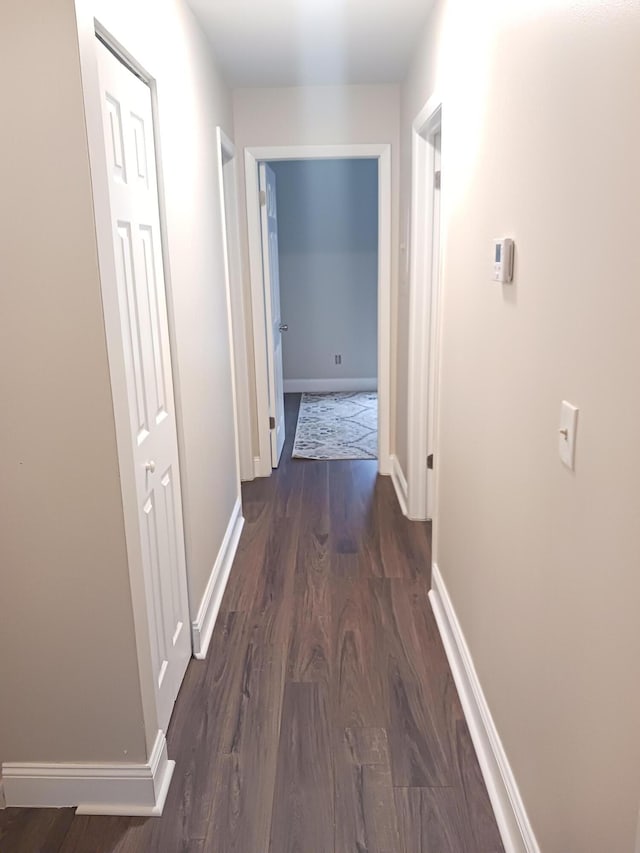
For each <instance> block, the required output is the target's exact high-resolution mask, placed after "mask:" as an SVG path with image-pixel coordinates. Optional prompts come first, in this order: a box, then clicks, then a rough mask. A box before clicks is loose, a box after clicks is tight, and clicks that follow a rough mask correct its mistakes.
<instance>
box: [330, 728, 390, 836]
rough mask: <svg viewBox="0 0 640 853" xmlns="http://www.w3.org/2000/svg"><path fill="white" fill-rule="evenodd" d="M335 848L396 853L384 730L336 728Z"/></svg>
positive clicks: (387, 752) (334, 741)
mask: <svg viewBox="0 0 640 853" xmlns="http://www.w3.org/2000/svg"><path fill="white" fill-rule="evenodd" d="M333 743H334V780H335V781H334V792H335V794H334V796H335V820H336V829H335V850H336V851H342V850H345V851H351V850H354V851H366V853H397V851H399V849H400V835H399V829H398V821H397V814H396V806H395V802H394V794H393V787H392V783H391V770H390V765H389V751H388V744H387V738H386V732H385V731H384V729H381V728H366V729H364V728H355V727H352V728H348V729H345V730H341V729H340V730H334V737H333Z"/></svg>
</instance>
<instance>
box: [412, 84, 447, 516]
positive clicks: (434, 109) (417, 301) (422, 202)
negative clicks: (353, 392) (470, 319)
mask: <svg viewBox="0 0 640 853" xmlns="http://www.w3.org/2000/svg"><path fill="white" fill-rule="evenodd" d="M441 125H442V100H441V99H440V97H439V96H438V95H434V96H432V97H431V98H429V100H428V101H427V103H426V104H425V106H424V107H423V108H422V110H420V112H419V113H418V115H417V116H416V118H415V120H414V122H413V126H412V131H411V246H410V258H411V261H410V264H411V267H410V278H409V281H410V284H409V362H408V371H407V384H408V394H407V484H408V494H407V505H408V510H409V517H410V518H413V519H426V518H427V517H428V504H427V480H428V469H427V455H428V453H429V452H430V451H429V448H428V424H429V419H430V415H431V414H432V413H430V411H429V382H428V381H427V377H429V378H430V379H433V377H435V375H436V372H437V371H436V366H435V365H433V364H431V353H433V352H434V350H435V352H436V353H437V346H435V347H434V346H433V345H432V344H433V341H432V337H433V330H434V328H436V327H437V325H438V317H437V311H438V307H437V306H438V300H437V296H436V295H435V294H434V284H435V282H434V276H433V275H432V271H433V267H432V249H433V245H432V244H433V239H432V235H433V226H434V223H433V192H434V186H433V172H434V150H433V143H432V140H433V138H434V136H435V134H436V133H438V132H439V131H440V129H441ZM440 220H441V221H444V216H443V213H442V207H441V213H440ZM430 235H431V236H430ZM440 244H441V245H442V231H441V233H440ZM438 278H439V279H440V280H441V279H442V276H441V275H440V276H438ZM432 309H433V310H434V311H435V312H436V316H434V315H433V313H432ZM431 396H432V399H436V397H437V394H432V395H431ZM436 431H437V430H436ZM434 438H435V437H434ZM433 450H434V451H435V440H434V447H433ZM434 476H435V471H434ZM430 503H431V504H433V501H430Z"/></svg>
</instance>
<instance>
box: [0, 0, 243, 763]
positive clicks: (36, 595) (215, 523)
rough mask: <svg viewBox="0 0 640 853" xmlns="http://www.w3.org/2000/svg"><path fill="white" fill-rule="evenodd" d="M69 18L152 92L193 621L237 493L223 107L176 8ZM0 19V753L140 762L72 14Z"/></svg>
mask: <svg viewBox="0 0 640 853" xmlns="http://www.w3.org/2000/svg"><path fill="white" fill-rule="evenodd" d="M77 8H78V10H79V13H80V20H82V21H84V20H85V19H86V17H87V15H89V17H90V18H91V17H92V16H93V14H95V16H96V17H97V18H98V19H99V20H100V22H101V23H102V24H103V25H104V26H105V27H106V28H107V29H108V30H109V31H110V32H111V33H112V34H113V35H114V36H115V37H116V38H117V39H118V40H119V41H120V42H121V44H122V45H123V46H124V47H125V48H127V49H128V50H129V51H130V53H131V54H133V55H134V56H135V58H136V59H137V60H138V61H139V62H140V63H141V64H142V65H143V66H145V67H146V69H147V70H148V71H150V72H151V73H152V74H154V76H155V77H156V78H157V82H158V110H159V135H158V141H159V145H160V162H161V167H162V174H163V177H164V198H165V203H166V204H165V206H166V213H167V232H168V240H167V249H168V259H169V264H168V269H169V272H170V281H169V285H170V289H171V293H170V297H171V298H170V302H171V303H172V305H173V327H172V335H173V344H174V349H175V354H176V358H175V362H174V373H175V380H176V392H177V393H176V398H177V403H178V405H179V407H180V414H181V417H180V418H179V423H180V425H181V427H182V428H181V432H180V442H181V460H182V472H181V474H182V480H183V497H184V504H185V530H186V536H187V562H188V573H189V578H188V580H189V594H190V604H191V610H192V615H195V613H196V612H197V609H198V606H199V604H200V601H201V599H202V595H203V592H204V589H205V585H206V582H207V580H208V578H209V575H210V572H211V569H212V567H213V564H214V561H215V558H216V555H217V553H218V550H219V548H220V544H221V542H222V538H223V535H224V531H225V529H226V526H227V523H228V520H229V517H230V513H231V510H232V507H233V504H234V501H235V498H236V494H237V472H236V466H235V446H234V432H233V415H232V412H233V408H232V399H231V397H232V394H231V368H230V359H229V341H228V331H227V306H226V297H225V290H224V275H223V267H222V249H221V226H220V214H219V201H218V184H217V180H218V178H217V165H216V164H217V160H216V142H215V128H216V125H217V124H218V123H219V124H222V125H223V127H224V128H225V129H226V130H227V131H228V132H230V131H231V123H232V117H231V103H230V95H229V92H228V90H227V88H226V87H225V85H224V83H223V81H222V79H221V77H220V75H219V73H218V70H217V68H216V65H215V63H214V61H213V59H212V58H211V51H210V49H209V46H208V44H207V42H206V41H205V39H204V36H203V35H202V32H201V30H200V29H199V27H198V26H197V24H196V22H195V20H194V18H193V16H192V14H191V12H190V11H189V10H188V9H187V7H186V5H184V4H183V3H182V2H178V0H176V1H175V2H174V0H160V2H151V0H135V2H131V0H128V1H127V2H125V0H118V2H113V0H96V2H95V3H94V2H85V0H78V3H77ZM0 22H1V28H0V33H1V35H0V41H1V49H0V71H1V76H0V79H1V80H2V81H3V82H2V88H3V96H4V97H3V102H4V104H5V106H6V108H7V114H8V115H11V116H12V130H11V132H10V133H8V132H7V133H3V134H2V135H1V137H0V153H1V156H0V182H1V186H2V197H3V204H2V205H1V206H0V257H1V259H2V300H3V302H2V311H1V312H0V358H1V361H2V364H3V365H4V369H3V371H2V386H1V388H0V391H1V394H2V400H3V417H2V419H0V441H1V446H2V453H1V454H0V496H1V501H2V503H1V512H0V572H1V578H0V580H1V588H2V595H1V596H0V601H1V602H2V605H1V608H0V677H1V679H2V701H1V702H0V759H1V760H4V761H35V762H42V761H45V762H46V761H58V762H74V761H75V762H91V763H94V762H100V761H112V762H113V761H120V760H122V761H134V762H140V761H144V760H146V757H147V754H148V752H147V748H148V747H149V746H150V745H152V743H153V737H154V736H155V731H156V730H157V721H156V720H155V719H151V717H150V715H149V714H147V718H146V719H143V704H142V698H141V684H142V685H143V689H144V690H145V691H146V690H147V687H148V680H149V674H148V673H144V672H141V673H139V672H138V658H137V654H136V642H135V636H134V626H133V616H132V607H131V591H130V585H129V575H128V567H127V556H126V551H125V541H124V525H123V515H122V501H121V493H120V483H119V476H118V461H117V454H116V444H115V430H114V422H113V410H112V400H111V393H110V378H109V370H108V363H107V353H106V344H105V335H104V327H103V319H102V305H101V291H100V281H99V274H98V267H97V257H96V239H95V225H94V217H93V206H92V198H91V184H90V174H89V160H88V151H87V140H86V130H85V122H84V114H83V101H82V87H81V79H80V61H79V51H78V29H77V26H76V19H75V14H74V2H73V0H51V2H50V3H48V4H44V5H43V4H42V3H35V2H33V0H30V2H26V3H25V2H17V0H15V2H14V0H9V2H7V3H5V4H4V5H3V7H2V12H1V13H0ZM150 22H153V26H150ZM89 24H90V21H89ZM114 697H117V701H114Z"/></svg>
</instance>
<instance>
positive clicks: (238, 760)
mask: <svg viewBox="0 0 640 853" xmlns="http://www.w3.org/2000/svg"><path fill="white" fill-rule="evenodd" d="M284 668H285V653H284V649H282V648H279V647H274V646H267V645H266V644H263V645H260V646H253V645H250V646H249V647H248V648H247V653H246V658H245V664H244V678H243V683H242V701H241V703H240V705H239V707H238V713H237V717H236V720H235V724H234V726H233V738H232V741H231V744H230V749H229V752H228V754H226V755H221V756H217V757H216V760H215V761H213V762H212V766H211V771H210V772H211V782H212V787H213V791H214V793H213V806H212V813H213V819H212V820H210V821H209V825H208V826H209V831H208V834H207V838H206V844H205V849H209V850H215V851H216V853H231V851H234V853H244V852H245V851H249V850H265V851H266V850H267V849H268V846H269V836H270V829H271V814H272V807H273V790H274V785H275V777H276V761H277V755H278V743H279V736H280V714H281V707H282V699H283V691H284ZM221 826H223V827H224V832H221V831H220V828H221Z"/></svg>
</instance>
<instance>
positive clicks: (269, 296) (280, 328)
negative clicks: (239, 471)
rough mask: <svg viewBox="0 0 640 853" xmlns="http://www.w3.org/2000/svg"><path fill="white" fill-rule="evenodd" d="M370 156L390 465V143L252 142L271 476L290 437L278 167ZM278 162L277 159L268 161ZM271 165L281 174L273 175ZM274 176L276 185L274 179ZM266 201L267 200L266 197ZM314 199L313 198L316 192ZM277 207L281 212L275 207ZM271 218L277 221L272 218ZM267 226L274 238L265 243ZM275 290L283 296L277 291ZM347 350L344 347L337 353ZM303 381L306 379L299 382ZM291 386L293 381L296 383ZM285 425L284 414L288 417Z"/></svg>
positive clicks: (262, 409) (258, 342) (259, 333)
mask: <svg viewBox="0 0 640 853" xmlns="http://www.w3.org/2000/svg"><path fill="white" fill-rule="evenodd" d="M353 159H367V160H373V161H375V164H376V168H377V207H378V218H377V246H378V251H377V267H376V270H375V278H376V281H377V388H378V403H379V404H378V415H377V437H378V454H377V455H378V471H379V473H381V474H389V473H390V461H389V432H390V429H389V420H390V400H389V396H390V358H391V347H390V337H391V316H390V313H391V312H390V306H391V286H390V272H391V265H390V242H391V240H390V220H391V216H390V200H391V193H390V146H388V145H344V146H313V147H306V146H300V147H283V148H247V149H246V150H245V171H246V194H247V218H248V226H249V255H250V274H251V291H252V306H253V332H254V349H255V371H256V390H257V410H258V433H259V465H257V469H258V470H257V471H256V473H257V474H258V475H260V476H268V475H269V474H270V473H271V470H272V468H273V467H275V466H277V464H278V460H279V453H280V452H281V447H282V443H283V442H284V433H283V430H282V429H279V428H278V417H279V413H280V415H281V416H283V415H284V407H283V406H282V404H281V398H282V394H283V393H284V388H285V386H284V377H283V375H282V373H281V372H280V370H281V368H280V365H279V364H278V363H277V360H276V359H277V357H278V352H279V350H280V349H281V338H282V334H286V333H287V331H288V329H287V328H285V327H287V326H288V325H289V324H288V322H287V318H286V317H282V316H280V311H279V292H278V291H279V281H278V282H277V283H275V284H276V291H275V292H274V289H273V287H274V273H275V269H274V263H273V260H272V259H273V258H275V260H276V264H277V237H275V235H274V228H275V227H277V207H276V206H275V198H276V190H275V185H276V181H275V172H274V168H273V167H274V166H275V169H278V168H279V165H280V164H281V163H283V162H284V161H287V162H289V163H294V162H299V161H318V160H321V161H329V160H340V161H345V160H353ZM268 164H270V165H268ZM270 173H271V175H272V176H273V177H271V178H270ZM270 182H271V187H270ZM262 202H264V203H262ZM310 203H313V200H312V199H311V200H310ZM274 208H275V214H274ZM270 220H272V223H271V224H270ZM263 233H264V234H265V235H267V241H266V242H267V246H268V248H269V249H271V251H269V252H267V251H263V245H264V244H263V237H262V235H263ZM277 272H278V274H279V267H278V268H277ZM274 297H275V298H274ZM334 355H336V356H339V355H340V353H336V354H334ZM298 387H299V386H298ZM290 390H293V388H292V387H291V386H290ZM282 420H283V424H282V427H283V428H284V418H282Z"/></svg>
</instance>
